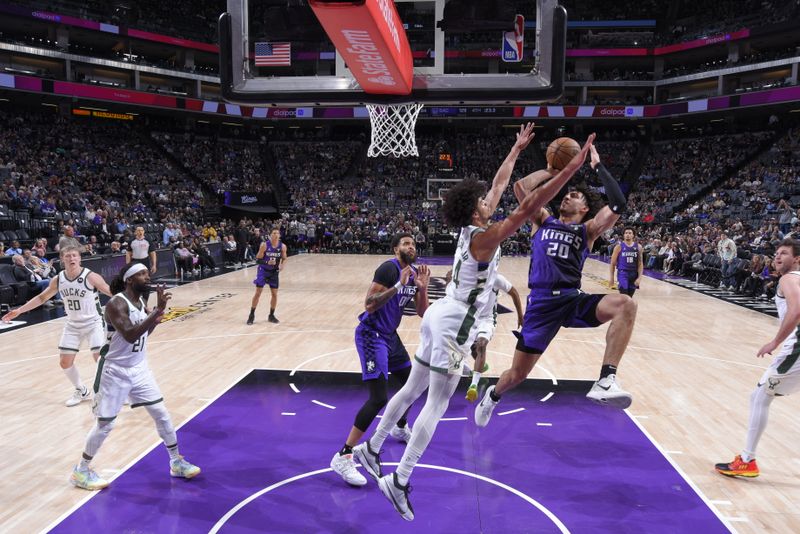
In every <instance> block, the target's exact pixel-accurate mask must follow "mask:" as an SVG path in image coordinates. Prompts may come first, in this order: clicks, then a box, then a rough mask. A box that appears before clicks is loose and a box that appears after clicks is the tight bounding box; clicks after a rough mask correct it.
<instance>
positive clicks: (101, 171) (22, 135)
mask: <svg viewBox="0 0 800 534" xmlns="http://www.w3.org/2000/svg"><path fill="white" fill-rule="evenodd" d="M207 202H213V199H205V198H204V197H203V195H202V193H201V192H200V191H199V189H198V187H197V186H196V184H195V183H193V182H192V181H191V180H190V179H189V178H187V177H186V176H184V175H182V174H181V173H180V172H179V171H178V170H177V169H176V168H174V166H173V165H172V164H171V162H170V161H168V160H167V159H166V158H165V157H163V156H162V155H161V153H160V152H159V151H158V150H155V149H154V147H153V146H152V144H151V142H150V141H149V140H148V138H147V137H146V136H143V135H141V134H140V133H139V132H138V131H137V130H136V129H135V128H134V127H132V126H130V125H127V124H121V123H117V122H96V121H88V120H85V119H72V118H67V117H62V116H60V115H59V114H58V113H57V111H55V110H52V111H35V112H34V111H29V112H22V111H14V112H11V111H0V205H2V206H4V207H6V208H7V209H8V210H10V212H12V213H17V214H19V213H21V214H23V219H25V220H28V221H30V220H35V221H37V227H36V232H38V234H39V236H40V237H44V238H46V239H45V240H44V241H42V240H37V241H35V242H33V244H34V245H36V246H33V247H31V243H30V242H29V243H25V247H31V250H32V251H34V252H36V251H37V250H41V252H42V254H34V256H36V257H39V258H40V259H43V258H44V257H45V255H46V253H51V252H53V251H57V242H58V237H59V236H60V235H76V236H77V237H79V238H80V240H81V242H82V243H83V246H84V251H85V253H86V254H88V255H94V254H110V253H115V252H123V251H124V250H125V246H126V244H127V243H128V242H130V240H132V239H133V233H134V230H135V228H136V227H138V226H142V227H144V228H145V229H146V230H147V232H148V234H149V235H150V236H151V237H152V236H153V235H154V234H155V233H157V232H158V229H159V225H161V224H164V223H167V222H170V223H172V222H174V223H176V224H180V225H181V226H182V228H183V229H184V230H185V231H187V232H190V231H191V229H193V228H194V227H195V226H196V225H197V224H198V223H200V222H201V221H202V219H203V208H204V205H205V204H206V203H207ZM28 230H29V231H30V232H31V234H33V233H34V230H33V228H28ZM20 233H21V234H22V235H23V236H24V237H20V239H21V240H26V239H28V238H29V234H28V233H27V231H25V230H24V229H20ZM14 235H15V236H16V235H17V234H16V232H14ZM17 237H19V236H17ZM34 237H36V236H34ZM0 241H3V239H2V238H0ZM5 245H6V246H8V245H9V243H5ZM10 248H12V249H17V248H18V247H14V246H13V244H12V246H11V247H10ZM8 250H9V248H6V250H5V253H7V252H8ZM14 252H15V253H16V252H18V250H14ZM11 255H13V254H11ZM25 258H26V261H27V256H25ZM15 261H16V260H15Z"/></svg>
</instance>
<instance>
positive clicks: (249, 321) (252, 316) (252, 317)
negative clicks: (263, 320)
mask: <svg viewBox="0 0 800 534" xmlns="http://www.w3.org/2000/svg"><path fill="white" fill-rule="evenodd" d="M255 320H256V314H255V313H253V312H250V315H248V316H247V324H253V321H255Z"/></svg>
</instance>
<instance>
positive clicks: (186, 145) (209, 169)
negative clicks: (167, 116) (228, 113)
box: [152, 132, 273, 193]
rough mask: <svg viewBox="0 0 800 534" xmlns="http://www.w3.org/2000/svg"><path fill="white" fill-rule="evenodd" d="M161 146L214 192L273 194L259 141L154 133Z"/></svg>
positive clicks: (154, 137) (262, 148)
mask: <svg viewBox="0 0 800 534" xmlns="http://www.w3.org/2000/svg"><path fill="white" fill-rule="evenodd" d="M152 137H153V139H154V140H155V141H156V142H158V143H160V144H161V145H162V146H163V147H164V148H165V149H166V150H167V151H168V152H169V153H170V154H172V155H173V156H174V157H175V158H176V159H177V160H178V161H180V162H181V163H182V164H183V165H184V166H186V167H187V168H190V169H191V170H192V172H193V173H194V175H195V176H197V178H199V179H200V181H201V182H203V183H204V184H206V185H207V186H208V187H209V188H210V189H211V190H213V191H215V192H217V193H222V192H224V191H232V190H235V191H251V192H258V193H271V192H272V190H273V188H272V183H271V182H270V180H269V179H268V177H267V176H265V174H264V169H265V168H267V164H266V162H265V161H264V159H263V153H264V147H263V146H262V145H261V144H259V142H258V141H250V140H233V139H225V138H210V137H203V136H198V135H195V134H193V133H184V134H172V133H164V132H154V133H153V134H152Z"/></svg>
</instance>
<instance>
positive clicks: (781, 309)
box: [775, 271, 800, 346]
mask: <svg viewBox="0 0 800 534" xmlns="http://www.w3.org/2000/svg"><path fill="white" fill-rule="evenodd" d="M786 274H794V275H800V271H789V272H788V273H786ZM786 281H787V282H788V279H787V280H786ZM775 307H776V308H778V319H780V320H781V322H783V318H784V317H786V308H787V303H786V297H784V296H783V295H781V292H780V286H778V291H776V292H775ZM795 343H797V328H795V329H794V330H792V333H791V334H789V337H787V338H786V340H785V341H784V342H783V345H784V346H793V345H794V344H795Z"/></svg>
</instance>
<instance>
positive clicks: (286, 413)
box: [281, 412, 297, 415]
mask: <svg viewBox="0 0 800 534" xmlns="http://www.w3.org/2000/svg"><path fill="white" fill-rule="evenodd" d="M281 415H297V413H295V412H281Z"/></svg>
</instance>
